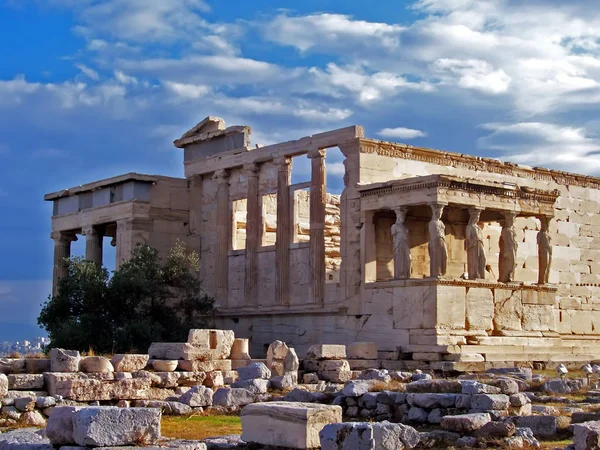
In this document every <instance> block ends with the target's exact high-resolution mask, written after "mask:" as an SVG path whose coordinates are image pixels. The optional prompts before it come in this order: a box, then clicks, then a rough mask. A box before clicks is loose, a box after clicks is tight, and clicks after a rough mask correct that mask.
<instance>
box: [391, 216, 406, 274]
mask: <svg viewBox="0 0 600 450" xmlns="http://www.w3.org/2000/svg"><path fill="white" fill-rule="evenodd" d="M394 211H395V212H396V222H395V223H394V224H392V227H391V231H392V241H393V243H394V278H395V279H402V278H410V244H409V243H408V229H407V228H406V224H405V223H404V221H405V220H406V212H407V208H406V207H405V206H400V207H398V208H395V209H394Z"/></svg>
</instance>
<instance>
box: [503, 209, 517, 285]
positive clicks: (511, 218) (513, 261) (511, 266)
mask: <svg viewBox="0 0 600 450" xmlns="http://www.w3.org/2000/svg"><path fill="white" fill-rule="evenodd" d="M516 216H517V213H516V212H512V211H511V212H507V213H504V224H503V225H502V232H501V233H500V260H499V261H498V272H499V276H498V281H500V282H501V283H509V282H511V281H514V280H515V269H516V267H517V249H518V247H519V244H517V232H516V231H515V217H516Z"/></svg>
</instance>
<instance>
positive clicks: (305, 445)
mask: <svg viewBox="0 0 600 450" xmlns="http://www.w3.org/2000/svg"><path fill="white" fill-rule="evenodd" d="M241 417H242V440H243V441H245V442H252V443H257V444H262V445H272V446H279V447H289V448H299V449H309V448H319V447H320V445H321V444H320V440H319V433H320V431H321V430H322V429H323V427H324V426H325V425H327V424H330V423H337V422H341V421H342V408H341V407H340V406H335V405H320V404H316V403H288V402H270V403H254V404H251V405H248V406H245V407H244V409H242V414H241Z"/></svg>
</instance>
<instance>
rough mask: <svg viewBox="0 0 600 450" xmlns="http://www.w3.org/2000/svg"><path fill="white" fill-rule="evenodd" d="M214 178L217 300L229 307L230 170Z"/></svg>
mask: <svg viewBox="0 0 600 450" xmlns="http://www.w3.org/2000/svg"><path fill="white" fill-rule="evenodd" d="M213 179H214V180H215V181H216V182H217V214H216V218H217V223H216V224H215V226H216V230H217V242H216V252H215V253H216V254H215V287H216V302H217V304H218V305H219V306H221V307H222V308H227V300H228V298H227V296H228V289H227V286H228V284H229V248H230V247H231V210H230V208H229V172H228V171H226V170H223V169H221V170H217V171H216V172H215V174H214V177H213Z"/></svg>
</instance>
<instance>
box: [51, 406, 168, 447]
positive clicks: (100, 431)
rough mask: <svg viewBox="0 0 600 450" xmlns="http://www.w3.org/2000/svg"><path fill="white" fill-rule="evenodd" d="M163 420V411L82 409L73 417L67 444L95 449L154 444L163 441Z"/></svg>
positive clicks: (104, 408) (152, 409) (110, 408)
mask: <svg viewBox="0 0 600 450" xmlns="http://www.w3.org/2000/svg"><path fill="white" fill-rule="evenodd" d="M160 417H161V414H160V410H158V409H154V408H117V407H99V408H91V407H88V408H82V409H79V410H76V411H75V412H74V413H73V414H72V415H71V421H72V427H73V434H72V439H70V442H68V443H69V444H77V445H81V446H88V445H89V446H94V447H98V446H100V447H102V446H104V447H107V446H122V445H137V444H140V443H144V444H154V443H155V442H157V441H158V439H159V438H160ZM61 419H62V418H61ZM52 420H53V417H52V415H51V416H50V418H49V422H50V421H52ZM62 420H64V419H62ZM49 437H50V436H49ZM68 437H69V436H67V438H68ZM50 440H51V442H52V443H53V444H56V442H54V441H53V440H52V438H51V437H50Z"/></svg>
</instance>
